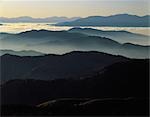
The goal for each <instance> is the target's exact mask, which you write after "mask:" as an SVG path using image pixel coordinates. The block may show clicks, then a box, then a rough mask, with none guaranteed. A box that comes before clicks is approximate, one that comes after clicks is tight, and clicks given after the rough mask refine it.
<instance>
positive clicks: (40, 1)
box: [0, 0, 150, 18]
mask: <svg viewBox="0 0 150 117" xmlns="http://www.w3.org/2000/svg"><path fill="white" fill-rule="evenodd" d="M149 6H150V4H149V0H0V17H20V16H31V17H40V18H41V17H50V16H67V17H76V16H77V17H78V16H80V17H86V16H95V15H99V16H100V15H101V16H108V15H113V14H123V13H128V14H135V15H140V16H144V15H149V14H150V12H149Z"/></svg>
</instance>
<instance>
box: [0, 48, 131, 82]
mask: <svg viewBox="0 0 150 117" xmlns="http://www.w3.org/2000/svg"><path fill="white" fill-rule="evenodd" d="M126 60H129V59H127V58H124V57H121V56H113V55H109V54H105V53H100V52H95V51H91V52H80V51H74V52H71V53H67V54H63V55H53V54H50V55H43V56H37V57H36V56H35V57H30V56H28V57H26V56H24V57H21V56H15V55H9V54H6V55H3V56H1V81H2V82H5V81H8V80H11V79H16V78H17V79H18V78H19V79H26V78H28V79H41V80H51V79H58V78H70V77H71V78H74V77H82V76H84V75H89V74H93V73H94V72H96V71H97V70H99V69H102V68H104V67H106V66H108V65H111V64H113V63H116V62H120V61H126Z"/></svg>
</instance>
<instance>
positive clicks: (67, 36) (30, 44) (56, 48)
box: [0, 29, 150, 58]
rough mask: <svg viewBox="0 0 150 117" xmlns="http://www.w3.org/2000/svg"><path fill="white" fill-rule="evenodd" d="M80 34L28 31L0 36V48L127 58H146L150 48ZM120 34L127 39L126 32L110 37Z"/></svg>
mask: <svg viewBox="0 0 150 117" xmlns="http://www.w3.org/2000/svg"><path fill="white" fill-rule="evenodd" d="M90 30H91V29H90ZM98 32H100V31H98ZM82 33H83V32H82V31H81V33H76V32H74V29H72V30H68V31H48V30H31V31H26V32H21V33H18V34H7V33H1V34H0V35H1V36H0V43H1V49H13V50H18V49H20V50H29V49H30V50H35V51H39V52H43V53H55V54H63V53H66V52H71V51H74V50H77V51H100V52H105V53H109V54H114V55H122V56H126V57H130V58H149V51H148V50H149V48H150V47H149V46H148V45H147V46H144V45H137V44H132V43H124V44H121V43H119V42H117V41H115V40H113V39H110V38H108V37H101V36H100V35H98V36H89V35H87V34H82ZM121 34H124V36H125V35H126V36H127V37H128V36H129V34H130V33H126V32H125V33H124V32H119V33H118V32H114V33H113V34H112V36H114V35H118V37H119V36H120V38H121ZM108 35H110V32H108ZM130 35H132V36H133V35H134V36H135V37H138V36H139V38H140V37H144V36H141V35H136V34H130ZM102 36H104V35H102ZM145 38H146V37H145ZM137 40H138V39H137ZM141 40H142V39H141Z"/></svg>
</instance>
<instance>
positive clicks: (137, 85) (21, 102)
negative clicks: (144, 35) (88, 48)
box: [1, 52, 149, 116]
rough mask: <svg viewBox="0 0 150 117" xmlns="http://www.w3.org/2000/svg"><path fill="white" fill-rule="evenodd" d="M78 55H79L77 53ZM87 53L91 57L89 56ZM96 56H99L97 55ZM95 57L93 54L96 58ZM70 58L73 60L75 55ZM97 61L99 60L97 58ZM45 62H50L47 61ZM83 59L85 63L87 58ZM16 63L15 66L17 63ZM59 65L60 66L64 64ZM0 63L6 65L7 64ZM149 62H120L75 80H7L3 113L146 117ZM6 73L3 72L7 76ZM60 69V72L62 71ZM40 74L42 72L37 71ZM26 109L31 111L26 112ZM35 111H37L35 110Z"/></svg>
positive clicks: (4, 86)
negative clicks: (138, 116) (142, 116)
mask: <svg viewBox="0 0 150 117" xmlns="http://www.w3.org/2000/svg"><path fill="white" fill-rule="evenodd" d="M72 54H73V53H72ZM72 54H68V55H67V56H68V57H69V56H72ZM76 54H77V53H76ZM78 54H81V53H79V52H78ZM84 54H85V53H84ZM86 54H89V56H91V54H92V53H91V52H90V53H86ZM93 54H94V53H93ZM97 54H98V55H99V54H100V53H97ZM98 55H95V57H96V56H98ZM102 55H103V54H102ZM102 55H101V57H102V58H103V57H104V58H105V57H106V58H107V56H108V55H105V56H104V55H103V56H102ZM4 57H6V55H5V56H4ZM7 57H10V60H12V59H13V60H14V61H15V57H14V58H12V57H11V56H8V55H7ZM86 57H87V56H85V58H86ZM112 57H113V56H112ZM24 58H26V59H29V58H27V57H23V58H20V60H18V61H22V62H25V61H24ZM31 58H32V57H31ZM72 58H73V60H76V58H74V56H72ZM96 58H97V57H96ZM104 58H103V59H102V60H103V61H104V60H105V59H104ZM119 58H120V57H119ZM35 59H39V58H35ZM97 59H98V61H101V59H99V57H98V58H97ZM48 60H49V61H50V59H48ZM80 60H81V59H80ZM84 60H85V61H86V59H84ZM109 60H111V58H109ZM18 61H17V63H18V64H20V62H18ZM26 61H27V60H26ZM68 61H69V60H68ZM77 61H78V63H76V64H80V66H81V67H82V66H83V64H82V65H81V63H82V62H83V61H79V60H77ZM92 61H94V59H93V58H91V59H90V60H89V59H88V61H87V65H90V64H91V62H92ZM47 62H48V61H47ZM60 62H62V63H63V61H60ZM101 62H102V61H101ZM2 63H5V64H6V62H2ZM148 63H149V60H137V59H130V60H129V59H128V60H123V61H120V62H117V63H114V64H111V65H109V66H106V67H104V68H103V69H99V70H98V71H97V72H95V73H94V74H90V75H88V76H84V77H82V78H80V77H78V76H76V77H75V78H67V79H66V78H65V79H54V80H49V81H45V80H44V79H45V76H44V74H43V76H41V79H42V80H35V79H22V80H21V79H14V80H10V81H8V82H5V83H4V84H2V85H1V94H2V97H1V100H2V105H4V106H2V109H5V111H2V112H3V113H6V114H9V113H10V114H11V115H15V114H17V113H20V114H30V115H32V114H40V113H41V114H42V115H59V114H60V115H67V114H69V115H75V114H77V115H90V114H92V115H93V114H95V115H103V114H104V115H134V116H137V115H148V104H149V99H148V97H149V64H148ZM76 64H75V65H76ZM27 65H30V64H27ZM66 65H67V64H66ZM75 65H74V68H75ZM99 65H100V64H99ZM8 66H9V67H8ZM8 66H7V69H9V68H10V67H11V69H12V70H13V68H12V66H13V65H12V64H10V62H9V63H8ZM18 66H19V65H18ZM20 66H21V64H20ZM47 66H49V64H47ZM100 66H101V65H100ZM100 66H99V67H100ZM21 67H24V66H21ZM21 67H20V68H21ZM71 67H73V66H71ZM97 67H98V66H97ZM17 68H18V67H17ZM88 68H89V67H88ZM9 70H10V69H9ZM9 70H7V71H5V72H7V73H8V72H9ZM18 70H19V69H18ZM61 70H63V69H62V68H61ZM67 70H70V69H67ZM89 70H90V68H89ZM40 71H43V70H42V69H40ZM18 72H20V70H19V71H18ZM38 72H39V71H37V73H38ZM43 72H44V71H43ZM44 73H45V72H44ZM5 75H6V74H5ZM26 78H28V77H26ZM30 106H31V107H30ZM32 106H33V107H32ZM28 109H29V110H30V109H31V110H30V111H29V110H28ZM34 109H35V110H36V109H37V110H36V111H35V110H34Z"/></svg>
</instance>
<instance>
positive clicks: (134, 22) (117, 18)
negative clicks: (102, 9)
mask: <svg viewBox="0 0 150 117" xmlns="http://www.w3.org/2000/svg"><path fill="white" fill-rule="evenodd" d="M149 19H150V16H149V15H146V16H136V15H129V14H117V15H112V16H89V17H86V18H80V19H77V20H75V21H71V22H62V23H58V24H56V25H57V26H119V27H149V26H150V24H149Z"/></svg>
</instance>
